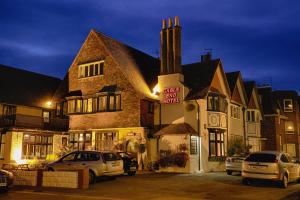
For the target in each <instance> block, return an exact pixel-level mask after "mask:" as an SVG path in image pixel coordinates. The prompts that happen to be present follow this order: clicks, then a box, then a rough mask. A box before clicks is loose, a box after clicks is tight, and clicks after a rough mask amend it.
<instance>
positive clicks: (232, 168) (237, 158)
mask: <svg viewBox="0 0 300 200" xmlns="http://www.w3.org/2000/svg"><path fill="white" fill-rule="evenodd" d="M244 159H245V156H244V155H237V154H235V155H233V156H230V157H227V158H226V160H225V167H226V172H227V174H228V175H232V173H233V172H238V173H241V172H242V162H243V160H244Z"/></svg>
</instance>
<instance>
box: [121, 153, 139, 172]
mask: <svg viewBox="0 0 300 200" xmlns="http://www.w3.org/2000/svg"><path fill="white" fill-rule="evenodd" d="M118 155H120V156H121V158H122V160H123V163H124V165H123V167H124V172H125V173H126V174H128V175H129V176H134V175H135V174H136V171H137V170H138V162H137V159H136V156H135V155H134V154H132V153H128V152H118Z"/></svg>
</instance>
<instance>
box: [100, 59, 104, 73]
mask: <svg viewBox="0 0 300 200" xmlns="http://www.w3.org/2000/svg"><path fill="white" fill-rule="evenodd" d="M103 74H104V62H102V63H100V75H103Z"/></svg>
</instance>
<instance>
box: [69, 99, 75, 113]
mask: <svg viewBox="0 0 300 200" xmlns="http://www.w3.org/2000/svg"><path fill="white" fill-rule="evenodd" d="M74 112H75V100H69V101H68V113H74Z"/></svg>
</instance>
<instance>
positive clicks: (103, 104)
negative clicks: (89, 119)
mask: <svg viewBox="0 0 300 200" xmlns="http://www.w3.org/2000/svg"><path fill="white" fill-rule="evenodd" d="M98 104H99V111H105V110H106V108H107V96H100V97H99V101H98Z"/></svg>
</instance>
